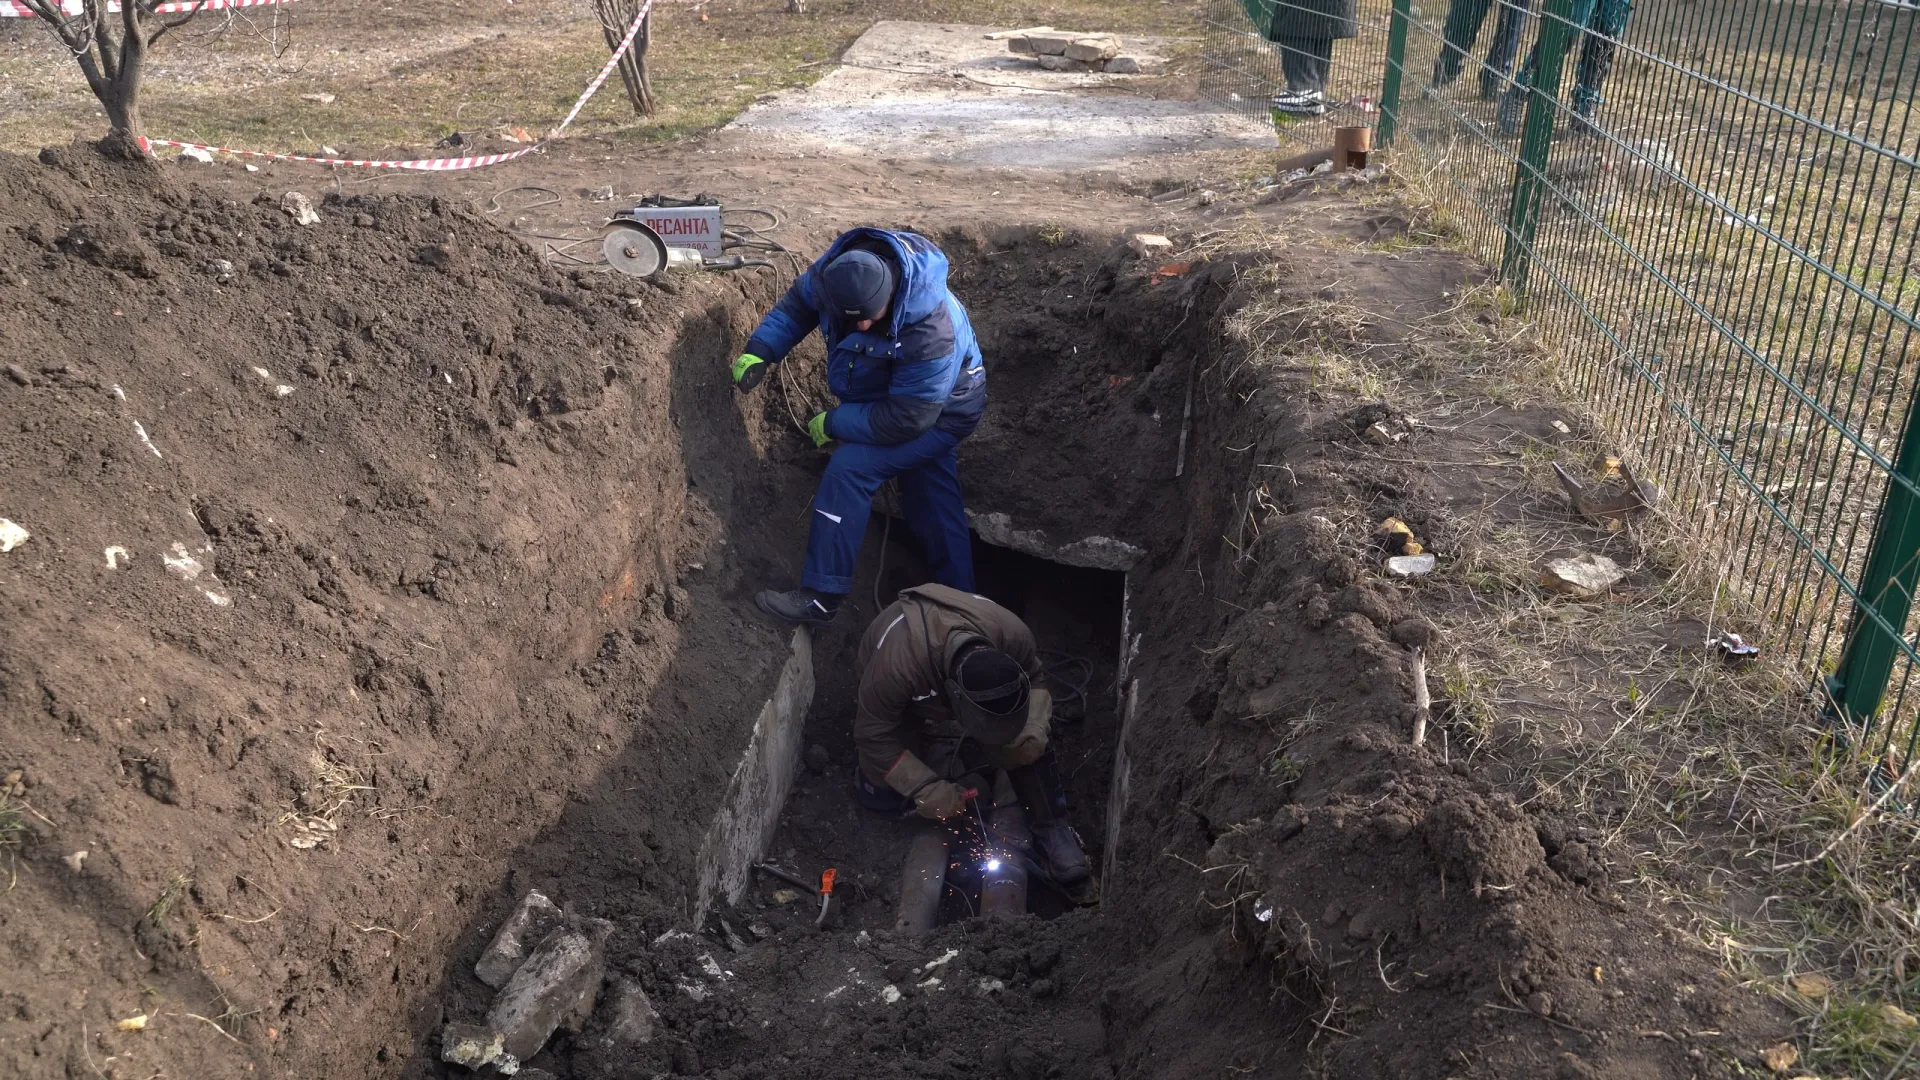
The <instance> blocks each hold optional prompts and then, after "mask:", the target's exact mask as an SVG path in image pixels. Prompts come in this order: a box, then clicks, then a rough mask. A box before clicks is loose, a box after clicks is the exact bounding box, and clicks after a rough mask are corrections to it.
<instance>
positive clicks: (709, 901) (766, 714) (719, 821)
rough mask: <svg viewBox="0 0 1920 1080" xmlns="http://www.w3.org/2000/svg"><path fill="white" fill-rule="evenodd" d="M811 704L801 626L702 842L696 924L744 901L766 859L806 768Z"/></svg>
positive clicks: (809, 657)
mask: <svg viewBox="0 0 1920 1080" xmlns="http://www.w3.org/2000/svg"><path fill="white" fill-rule="evenodd" d="M812 705H813V639H812V638H811V637H810V636H808V633H807V630H806V628H805V627H802V628H800V629H797V630H795V631H794V632H793V654H792V655H791V656H789V657H788V658H787V663H786V666H784V667H783V668H781V669H780V679H779V682H777V683H776V684H775V685H774V690H773V697H772V698H771V699H769V700H768V702H767V703H766V705H765V706H764V707H762V708H761V710H760V716H759V718H758V719H757V720H755V721H754V725H753V735H752V737H751V738H750V739H749V740H748V742H747V748H746V750H745V751H744V752H743V753H742V754H741V755H740V763H739V764H738V765H736V766H734V770H733V780H732V782H731V783H729V784H728V785H727V797H726V800H725V802H723V803H722V804H721V807H720V813H719V814H718V815H716V816H715V817H714V819H713V824H712V825H711V826H710V827H709V828H708V829H707V836H706V839H705V840H704V841H703V842H702V843H701V845H700V859H699V867H700V871H699V872H700V876H699V880H698V882H697V884H696V885H695V889H694V914H693V925H694V926H696V927H698V926H704V925H706V921H707V912H708V911H709V910H711V909H712V907H713V905H714V903H715V902H717V901H723V900H724V901H725V902H726V903H729V904H732V903H737V902H739V900H740V897H741V896H742V895H743V894H744V893H745V892H746V889H747V882H748V879H749V877H750V876H751V875H752V873H753V864H754V863H756V862H759V861H760V860H761V859H763V858H765V857H766V852H767V845H769V844H771V843H773V832H774V829H775V827H777V826H778V825H779V824H780V808H781V807H782V806H784V805H786V801H787V792H788V791H789V790H791V789H792V787H793V777H794V774H795V773H796V772H797V771H799V768H800V743H801V739H800V729H801V725H802V724H803V723H805V721H806V718H807V709H808V708H810V707H811V706H812Z"/></svg>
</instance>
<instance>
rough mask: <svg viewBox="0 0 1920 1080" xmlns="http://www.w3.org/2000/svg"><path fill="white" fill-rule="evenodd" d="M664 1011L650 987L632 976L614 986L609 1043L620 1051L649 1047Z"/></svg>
mask: <svg viewBox="0 0 1920 1080" xmlns="http://www.w3.org/2000/svg"><path fill="white" fill-rule="evenodd" d="M659 1022H660V1014H659V1012H657V1011H656V1010H655V1009H654V1007H653V1000H652V999H651V998H649V997H647V992H646V990H644V989H642V988H641V986H640V984H639V983H637V982H634V981H632V980H630V979H621V980H620V981H619V982H618V983H617V984H615V986H614V988H613V997H612V1000H611V1001H610V1002H609V1003H608V1008H607V1043H608V1045H609V1046H611V1047H612V1048H614V1049H616V1050H620V1049H631V1048H633V1047H637V1046H645V1045H646V1044H648V1043H650V1042H652V1041H653V1036H654V1032H655V1030H656V1028H657V1026H658V1024H659Z"/></svg>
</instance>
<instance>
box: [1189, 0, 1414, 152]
mask: <svg viewBox="0 0 1920 1080" xmlns="http://www.w3.org/2000/svg"><path fill="white" fill-rule="evenodd" d="M1390 14H1391V9H1390V6H1389V4H1388V3H1387V0H1358V2H1357V3H1356V2H1355V0H1208V4H1207V7H1206V9H1205V15H1204V20H1203V21H1204V25H1205V39H1204V41H1203V49H1204V54H1205V57H1206V67H1205V70H1204V72H1203V74H1202V76H1201V82H1202V85H1201V92H1202V93H1203V94H1205V95H1206V96H1207V97H1209V98H1210V99H1212V100H1214V101H1217V102H1220V103H1221V104H1224V105H1226V106H1228V107H1229V108H1231V109H1233V110H1235V111H1237V112H1243V113H1246V114H1247V115H1249V116H1264V117H1267V118H1269V119H1270V120H1271V121H1272V122H1273V124H1274V128H1275V131H1276V133H1277V134H1278V136H1279V138H1280V140H1281V141H1282V142H1283V143H1294V142H1297V143H1298V145H1299V148H1300V149H1302V150H1305V149H1310V148H1316V147H1320V146H1324V145H1330V144H1331V142H1332V134H1331V131H1332V128H1333V127H1334V126H1335V125H1339V124H1368V123H1371V122H1372V118H1373V115H1372V114H1373V110H1374V108H1375V105H1376V104H1377V103H1378V101H1379V97H1380V65H1381V58H1382V57H1383V56H1385V55H1386V44H1387V26H1388V18H1389V16H1390ZM1307 91H1318V97H1317V98H1312V97H1309V98H1305V99H1300V100H1290V99H1287V95H1289V93H1290V92H1291V93H1295V94H1298V93H1304V92H1307ZM1277 99H1279V100H1277ZM1316 106H1317V107H1316Z"/></svg>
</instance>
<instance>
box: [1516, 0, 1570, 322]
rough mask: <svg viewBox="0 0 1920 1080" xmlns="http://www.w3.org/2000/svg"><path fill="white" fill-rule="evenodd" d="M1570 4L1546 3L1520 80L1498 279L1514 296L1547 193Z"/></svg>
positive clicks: (1522, 283)
mask: <svg viewBox="0 0 1920 1080" xmlns="http://www.w3.org/2000/svg"><path fill="white" fill-rule="evenodd" d="M1573 3H1574V0H1547V3H1546V10H1545V12H1544V13H1543V14H1542V17H1541V19H1540V39H1539V42H1538V43H1537V44H1536V45H1535V46H1534V57H1533V59H1534V61H1535V62H1534V63H1532V64H1526V63H1525V62H1524V61H1523V66H1522V67H1521V71H1520V77H1521V78H1527V76H1528V71H1527V68H1529V67H1531V68H1532V69H1533V70H1532V73H1531V74H1532V77H1531V79H1530V80H1529V81H1530V83H1531V86H1532V92H1531V93H1530V94H1529V95H1528V96H1527V119H1526V123H1525V125H1524V126H1523V127H1522V128H1521V129H1520V160H1519V161H1518V162H1517V163H1516V164H1515V165H1514V167H1513V191H1512V194H1511V195H1510V196H1509V200H1510V201H1509V202H1508V204H1507V248H1506V253H1505V255H1504V256H1503V257H1502V258H1501V260H1500V276H1501V277H1502V278H1503V279H1505V280H1506V282H1507V283H1508V284H1509V285H1511V286H1512V287H1513V290H1514V291H1515V292H1517V293H1524V292H1526V290H1527V268H1528V266H1529V265H1530V264H1531V263H1532V261H1533V257H1532V254H1531V253H1532V251H1533V234H1534V226H1535V225H1537V224H1538V223H1539V221H1540V200H1541V193H1542V192H1543V191H1544V190H1545V189H1546V182H1545V181H1546V172H1547V154H1548V153H1549V152H1550V151H1551V150H1552V149H1553V114H1554V113H1555V112H1557V111H1558V110H1559V106H1560V70H1561V68H1562V67H1564V66H1565V64H1566V59H1567V46H1568V45H1569V44H1571V43H1572V41H1573V36H1574V32H1575V27H1574V26H1573Z"/></svg>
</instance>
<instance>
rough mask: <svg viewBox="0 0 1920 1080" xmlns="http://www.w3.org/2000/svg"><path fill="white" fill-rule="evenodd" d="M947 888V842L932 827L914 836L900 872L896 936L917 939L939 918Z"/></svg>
mask: <svg viewBox="0 0 1920 1080" xmlns="http://www.w3.org/2000/svg"><path fill="white" fill-rule="evenodd" d="M946 886H947V839H946V837H945V836H943V835H941V834H940V833H938V832H936V831H934V829H932V828H922V829H921V831H919V832H918V833H915V834H914V837H913V843H912V844H911V845H909V846H908V848H907V862H906V865H905V866H903V867H901V869H900V906H899V908H898V909H896V911H895V912H894V917H893V930H894V932H895V933H897V934H906V935H907V936H909V937H919V936H920V935H922V934H925V933H926V932H927V931H929V930H931V929H933V924H934V922H935V921H937V920H938V919H939V918H940V896H941V894H942V893H943V892H945V891H946Z"/></svg>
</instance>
